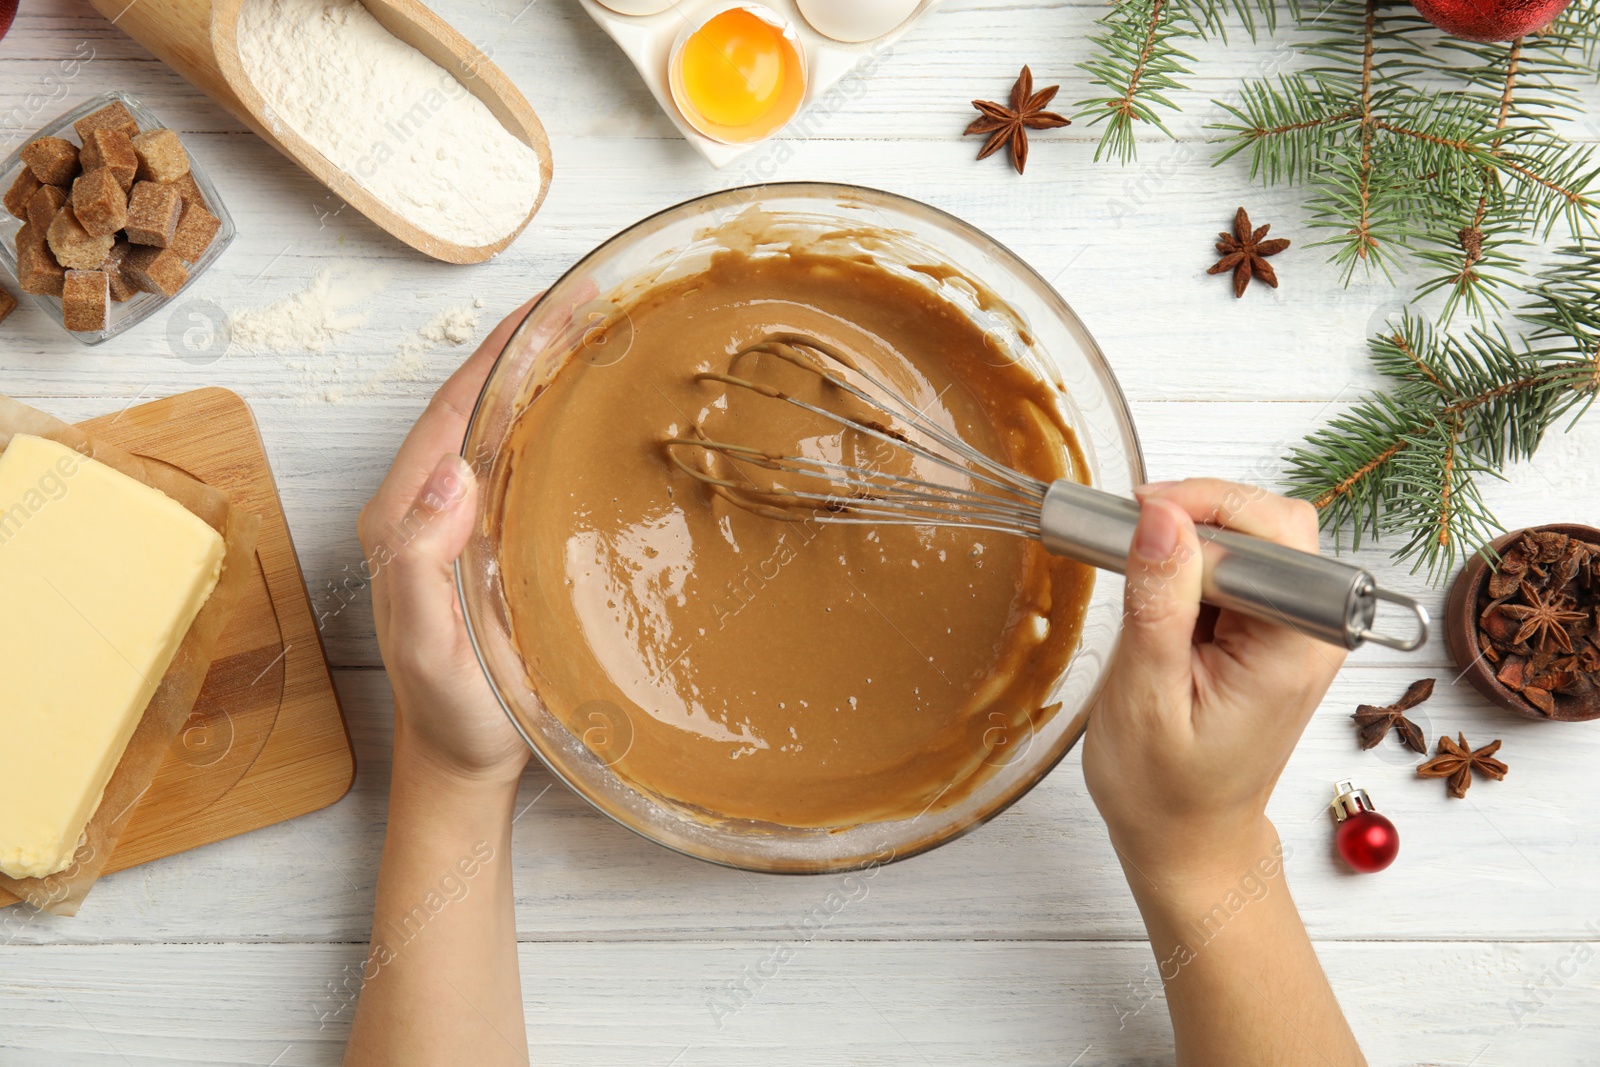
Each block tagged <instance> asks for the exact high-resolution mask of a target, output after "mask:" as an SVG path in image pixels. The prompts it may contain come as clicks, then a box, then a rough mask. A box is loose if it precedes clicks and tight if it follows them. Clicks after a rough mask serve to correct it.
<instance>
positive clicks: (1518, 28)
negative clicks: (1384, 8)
mask: <svg viewBox="0 0 1600 1067" xmlns="http://www.w3.org/2000/svg"><path fill="white" fill-rule="evenodd" d="M1570 2H1571V0H1411V6H1412V7H1414V8H1416V9H1417V13H1418V14H1420V15H1421V16H1422V17H1423V18H1425V19H1427V20H1428V21H1429V22H1431V23H1433V24H1434V25H1435V26H1437V27H1439V28H1440V29H1441V30H1443V31H1444V32H1445V33H1448V34H1451V35H1453V36H1455V37H1465V38H1466V39H1467V40H1469V41H1514V40H1516V39H1517V38H1518V37H1522V36H1525V35H1527V34H1530V33H1534V32H1536V31H1538V30H1542V29H1544V28H1545V27H1546V26H1548V25H1550V23H1551V22H1552V21H1554V20H1555V17H1556V16H1557V15H1559V14H1561V12H1562V10H1563V9H1565V8H1566V6H1567V4H1568V3H1570Z"/></svg>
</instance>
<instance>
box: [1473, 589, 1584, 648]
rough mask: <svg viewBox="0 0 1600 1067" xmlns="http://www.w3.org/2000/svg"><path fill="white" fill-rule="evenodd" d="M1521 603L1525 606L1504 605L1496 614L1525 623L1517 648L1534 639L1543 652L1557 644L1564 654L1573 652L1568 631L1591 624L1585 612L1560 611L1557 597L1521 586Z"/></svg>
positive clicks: (1515, 641)
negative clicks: (1570, 626) (1549, 645)
mask: <svg viewBox="0 0 1600 1067" xmlns="http://www.w3.org/2000/svg"><path fill="white" fill-rule="evenodd" d="M1522 599H1523V600H1525V601H1527V603H1525V604H1501V605H1500V606H1499V608H1497V609H1496V610H1497V611H1499V613H1500V614H1502V615H1505V616H1507V617H1509V618H1512V619H1516V620H1517V621H1518V622H1520V623H1522V627H1521V628H1520V629H1518V630H1517V635H1516V637H1514V638H1513V639H1512V641H1513V643H1514V644H1519V645H1520V644H1522V643H1523V642H1524V641H1529V642H1531V641H1532V640H1533V639H1534V638H1535V637H1537V638H1538V639H1539V647H1540V648H1541V649H1542V648H1544V647H1545V646H1546V645H1548V644H1549V642H1550V641H1551V640H1554V641H1555V643H1556V644H1557V645H1559V646H1560V647H1561V648H1562V649H1563V650H1564V651H1566V652H1571V651H1572V637H1571V635H1570V634H1568V633H1567V627H1568V626H1569V625H1571V624H1573V623H1580V622H1587V621H1589V613H1588V612H1585V611H1566V610H1564V609H1563V608H1562V607H1561V601H1560V600H1559V599H1558V598H1557V596H1556V594H1554V593H1551V594H1549V596H1547V597H1541V596H1540V595H1539V590H1537V589H1535V588H1534V587H1533V586H1531V585H1529V584H1528V583H1527V582H1523V583H1522Z"/></svg>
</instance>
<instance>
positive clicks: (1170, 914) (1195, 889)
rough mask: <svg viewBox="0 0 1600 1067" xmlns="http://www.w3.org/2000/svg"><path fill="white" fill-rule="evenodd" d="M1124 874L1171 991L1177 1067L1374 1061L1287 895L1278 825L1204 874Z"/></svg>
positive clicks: (1352, 1065)
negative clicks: (1354, 1030)
mask: <svg viewBox="0 0 1600 1067" xmlns="http://www.w3.org/2000/svg"><path fill="white" fill-rule="evenodd" d="M1124 866H1125V868H1127V874H1128V880H1129V885H1130V886H1132V887H1133V889H1134V897H1135V899H1136V900H1137V901H1138V904H1139V910H1140V913H1141V914H1142V915H1143V916H1144V921H1145V926H1146V928H1147V930H1148V932H1149V935H1150V944H1151V947H1152V949H1153V950H1154V952H1155V955H1156V962H1157V969H1158V970H1159V971H1160V973H1161V978H1162V982H1163V984H1164V986H1165V987H1166V996H1167V1007H1168V1010H1169V1011H1170V1013H1171V1015H1172V1027H1173V1032H1174V1035H1175V1037H1176V1043H1177V1062H1178V1064H1179V1067H1202V1065H1204V1067H1210V1065H1226V1067H1254V1065H1263V1067H1264V1065H1269V1064H1270V1065H1274V1067H1276V1065H1299V1064H1307V1065H1313V1064H1314V1065H1318V1067H1321V1065H1327V1067H1359V1065H1364V1064H1365V1063H1366V1060H1365V1059H1364V1058H1363V1057H1362V1055H1361V1050H1360V1048H1359V1047H1358V1046H1357V1045H1356V1041H1355V1037H1354V1036H1353V1035H1352V1034H1351V1032H1350V1027H1349V1025H1348V1024H1347V1023H1346V1022H1345V1018H1344V1014H1343V1012H1342V1011H1341V1010H1340V1008H1339V1003H1338V1001H1337V1000H1336V999H1335V997H1334V995H1333V989H1332V987H1331V986H1330V985H1329V984H1328V979H1327V976H1326V975H1325V974H1324V973H1323V971H1322V966H1321V964H1320V963H1318V961H1317V957H1316V953H1315V952H1314V950H1313V949H1312V946H1311V939H1310V937H1309V936H1308V935H1307V934H1306V930H1305V926H1304V924H1303V923H1302V922H1301V921H1300V914H1299V912H1298V911H1297V910H1296V908H1295V905H1294V901H1293V899H1292V898H1291V897H1290V895H1289V887H1288V885H1287V883H1286V881H1285V879H1284V871H1283V850H1282V846H1281V845H1280V844H1279V841H1278V835H1277V832H1276V831H1275V830H1274V829H1273V827H1272V825H1271V823H1269V822H1267V821H1266V820H1264V819H1263V820H1262V821H1261V824H1260V826H1259V828H1257V829H1255V830H1253V831H1252V832H1251V833H1249V834H1246V835H1244V839H1243V841H1242V842H1241V847H1239V848H1238V849H1236V850H1235V851H1234V852H1233V854H1231V855H1219V856H1217V857H1216V858H1215V861H1214V862H1213V863H1210V864H1208V865H1207V868H1206V869H1205V870H1204V871H1200V872H1185V871H1163V870H1161V869H1160V868H1159V866H1158V865H1156V864H1152V863H1147V864H1145V867H1146V873H1143V874H1142V873H1140V872H1139V871H1138V870H1136V869H1133V868H1132V867H1131V865H1130V864H1129V862H1128V861H1127V860H1126V859H1125V860H1124ZM1146 874H1148V875H1149V877H1147V876H1146ZM1152 879H1153V881H1152Z"/></svg>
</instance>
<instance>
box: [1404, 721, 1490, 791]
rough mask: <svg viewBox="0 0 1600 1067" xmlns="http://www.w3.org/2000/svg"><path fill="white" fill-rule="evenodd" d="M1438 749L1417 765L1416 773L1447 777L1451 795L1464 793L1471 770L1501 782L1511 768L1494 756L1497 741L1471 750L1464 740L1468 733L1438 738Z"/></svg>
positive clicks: (1420, 775) (1420, 776) (1419, 776)
mask: <svg viewBox="0 0 1600 1067" xmlns="http://www.w3.org/2000/svg"><path fill="white" fill-rule="evenodd" d="M1438 751H1439V754H1438V755H1437V756H1434V757H1433V758H1432V759H1431V760H1429V761H1428V762H1427V763H1424V764H1423V765H1422V766H1420V767H1418V768H1417V777H1418V778H1448V779H1449V780H1450V781H1449V786H1450V795H1451V796H1453V797H1455V798H1456V799H1457V800H1460V799H1462V798H1463V797H1465V796H1466V795H1467V788H1468V787H1469V786H1470V785H1472V772H1473V771H1477V772H1478V773H1479V774H1481V775H1483V776H1484V777H1485V778H1493V779H1494V780H1495V781H1497V782H1501V781H1504V780H1505V777H1506V771H1508V770H1510V768H1509V767H1507V766H1506V765H1505V764H1504V763H1501V762H1500V761H1499V760H1497V759H1495V758H1494V754H1495V753H1496V752H1499V751H1500V742H1499V741H1490V742H1489V743H1488V744H1487V745H1484V746H1483V747H1482V748H1480V749H1477V750H1475V751H1474V750H1473V749H1472V747H1471V746H1470V745H1468V744H1467V735H1466V734H1459V733H1458V734H1456V740H1454V741H1452V740H1450V739H1449V738H1448V737H1441V738H1439V750H1438Z"/></svg>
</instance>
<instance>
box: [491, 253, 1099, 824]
mask: <svg viewBox="0 0 1600 1067" xmlns="http://www.w3.org/2000/svg"><path fill="white" fill-rule="evenodd" d="M618 321H619V322H621V323H622V325H621V326H619V327H618V332H619V336H618V338H617V341H618V343H619V344H627V345H631V347H629V348H628V354H627V355H626V356H625V357H624V358H622V359H620V360H617V361H616V362H607V363H606V365H601V361H586V360H584V359H581V358H578V359H572V360H570V361H569V362H568V363H567V364H566V365H565V366H564V367H563V368H562V369H561V370H560V371H559V372H558V373H557V374H556V375H555V377H554V380H553V381H552V382H551V383H550V384H549V386H548V387H547V388H546V389H545V390H544V391H543V392H541V393H540V394H539V395H538V397H537V398H536V399H535V400H534V401H533V402H532V403H530V404H529V406H528V408H527V410H526V411H525V412H524V414H523V415H522V417H521V418H520V419H519V421H518V423H517V425H516V427H515V430H514V431H513V435H512V440H511V447H512V458H511V462H510V464H509V465H508V468H507V469H508V470H509V474H508V476H507V482H506V484H505V487H504V498H503V499H504V510H503V514H502V516H501V520H502V535H503V542H502V543H503V545H504V547H503V549H502V559H501V565H502V570H503V578H504V585H505V590H506V596H507V601H508V606H509V609H510V613H511V619H512V623H513V628H514V630H515V633H516V639H517V642H518V645H519V647H520V648H521V649H522V651H523V655H524V658H525V659H526V662H527V665H528V670H529V676H530V677H529V680H530V684H531V685H532V686H533V688H534V690H535V691H536V692H537V693H538V694H539V696H540V697H541V699H542V700H543V701H544V702H545V703H546V704H547V706H549V708H550V709H551V710H552V712H554V714H556V715H557V716H558V717H559V718H561V720H562V721H563V722H565V723H566V724H567V726H568V727H569V728H570V729H572V730H573V732H574V733H575V734H577V735H578V736H582V737H585V738H586V740H590V741H591V742H592V744H591V747H594V748H595V751H596V752H597V753H599V754H601V755H602V757H603V758H605V759H606V760H607V761H608V762H613V766H614V768H615V770H616V771H617V772H619V773H620V774H622V775H623V776H624V777H625V778H627V779H628V780H630V781H631V782H633V783H634V784H635V785H637V786H639V787H640V788H643V789H645V790H648V791H650V792H652V793H654V794H655V795H657V796H659V797H661V798H664V799H666V800H668V801H671V802H677V803H678V804H680V805H683V806H687V807H688V808H690V809H691V810H692V811H693V812H694V813H695V814H696V815H697V816H699V817H713V818H719V817H720V818H736V819H754V820H761V821H766V822H771V823H778V824H783V825H788V826H805V827H818V826H849V825H855V824H858V823H861V822H867V821H873V820H879V819H889V818H901V817H908V816H914V815H916V814H917V813H918V812H920V811H923V810H925V809H927V808H928V807H929V806H930V805H934V804H938V805H940V806H943V805H946V804H949V803H951V802H952V801H953V800H955V799H957V798H958V797H960V796H962V795H964V794H965V793H966V792H968V791H969V790H970V789H971V788H972V787H973V786H974V785H975V784H977V783H978V782H980V781H982V780H983V779H984V778H985V777H986V776H987V775H988V774H989V773H992V770H993V766H994V765H996V764H999V763H1003V762H1004V761H1005V760H1006V759H1007V758H1008V757H1007V756H1006V755H1005V747H1004V746H1006V745H1008V744H1009V745H1012V746H1013V747H1014V746H1016V745H1018V744H1022V743H1026V740H1027V738H1028V737H1030V736H1031V733H1030V729H1029V727H1030V724H1033V725H1037V724H1038V723H1040V722H1042V721H1043V719H1044V718H1045V717H1047V716H1049V715H1050V714H1052V713H1053V712H1054V710H1055V708H1054V707H1052V706H1046V702H1047V700H1048V693H1049V692H1050V689H1051V688H1052V686H1053V684H1054V683H1055V681H1056V679H1058V678H1059V677H1060V675H1061V672H1062V671H1063V669H1064V667H1065V664H1066V661H1067V659H1068V657H1069V656H1070V654H1071V652H1072V650H1073V649H1074V648H1075V647H1076V645H1077V641H1078V635H1079V630H1080V627H1081V623H1082V616H1083V611H1084V608H1085V605H1086V603H1087V600H1088V597H1089V592H1090V587H1091V584H1092V582H1093V575H1092V571H1090V570H1089V569H1088V568H1086V567H1083V566H1081V565H1079V564H1075V563H1071V562H1068V561H1065V560H1060V559H1055V558H1052V557H1050V556H1049V555H1047V554H1046V553H1045V552H1044V551H1043V549H1041V548H1040V547H1039V546H1038V545H1036V544H1034V543H1032V542H1030V541H1027V540H1024V539H1021V538H1016V537H1010V536H1007V535H1004V534H999V533H992V532H984V531H968V530H952V529H932V528H923V527H863V526H825V525H822V524H820V523H817V522H815V521H803V522H781V521H775V520H773V519H771V518H765V517H762V516H759V515H755V514H752V513H751V512H749V511H747V510H744V509H741V508H739V507H737V506H735V505H733V504H730V503H728V502H727V501H726V500H724V499H722V498H720V497H717V496H716V495H714V494H713V493H712V492H711V490H709V489H708V487H707V486H705V485H703V484H702V483H700V482H698V481H696V480H695V479H693V478H691V477H690V476H689V475H687V474H685V473H683V472H682V471H680V470H678V469H676V468H675V467H673V466H672V465H671V464H670V463H669V462H668V460H667V458H666V456H665V455H664V450H663V447H662V441H663V440H664V439H665V438H667V437H670V436H674V435H678V434H691V433H692V432H693V427H694V426H696V425H698V426H700V427H701V428H702V429H703V431H704V432H705V433H706V434H707V435H708V436H710V437H712V438H716V439H720V440H724V441H735V442H740V443H751V444H756V445H759V446H761V447H765V448H771V449H773V450H775V451H782V452H788V453H791V454H804V455H810V456H816V457H819V458H827V459H843V460H844V461H846V462H852V461H859V460H861V459H866V460H868V461H870V462H872V463H874V464H875V465H877V466H880V467H890V468H892V467H893V465H894V464H896V463H899V464H901V466H900V467H899V468H895V469H901V470H909V469H910V467H909V466H908V465H907V463H908V461H906V460H905V459H904V457H903V456H899V455H885V454H884V453H885V452H886V451H887V449H886V448H885V447H884V446H882V445H881V444H878V443H876V442H872V441H870V440H868V439H865V438H864V437H862V436H861V435H859V434H856V433H854V432H852V431H843V432H841V431H840V429H839V428H838V427H837V426H831V425H829V424H826V423H823V422H821V421H820V420H817V419H815V418H814V417H811V416H806V415H804V414H803V413H796V412H794V411H793V410H792V409H789V408H788V407H787V406H786V405H783V404H782V403H781V402H778V401H775V400H772V399H770V398H767V397H761V396H758V395H755V394H752V393H748V392H745V391H742V390H737V389H734V390H730V389H729V388H728V387H727V386H724V385H722V384H720V383H704V382H695V381H694V380H693V375H694V374H695V373H696V372H698V371H705V370H718V371H727V372H730V373H736V374H739V375H741V376H744V377H748V378H756V379H760V380H762V381H766V382H771V383H772V384H775V385H779V386H780V387H782V388H784V389H787V390H790V391H792V392H794V393H796V394H797V395H802V396H806V397H807V398H808V399H812V400H814V401H826V399H827V397H826V395H825V394H824V393H823V392H822V390H823V389H825V388H827V387H825V386H823V385H822V384H821V383H820V382H819V381H818V380H816V379H815V378H814V377H812V376H810V375H807V374H805V373H804V372H803V371H799V370H796V369H795V368H793V367H788V366H786V365H780V364H778V363H777V361H774V360H772V359H771V358H770V357H747V358H746V359H744V360H741V361H740V363H739V365H738V366H737V367H733V366H731V359H732V357H733V355H734V354H735V353H736V352H738V351H739V350H740V349H742V348H745V347H747V346H749V345H751V344H754V343H756V342H758V341H760V340H762V339H763V337H765V336H766V335H768V334H769V333H770V332H772V331H775V330H776V331H793V332H798V333H808V334H810V335H812V336H815V337H817V338H818V339H819V340H822V341H825V342H828V343H830V344H832V345H835V346H836V347H838V348H840V349H842V350H844V351H846V352H848V353H850V354H851V355H852V357H853V358H855V359H857V360H858V361H859V362H860V364H861V365H862V366H863V367H864V368H867V369H869V370H871V371H872V372H873V373H875V374H877V375H878V376H880V377H881V378H884V379H886V380H887V381H888V382H889V383H890V384H891V385H893V386H894V387H895V388H896V389H897V390H898V391H899V392H900V393H901V394H902V395H903V396H905V397H907V398H908V399H909V400H911V401H912V402H913V403H914V404H916V405H917V406H918V407H920V408H925V410H926V412H927V413H928V414H930V415H932V416H933V417H935V418H937V419H939V420H940V421H941V423H942V424H944V425H945V426H946V427H947V428H950V429H953V430H955V431H956V432H957V433H959V434H960V436H961V437H962V438H963V439H964V440H966V441H967V442H968V443H970V444H972V445H974V446H975V447H977V448H979V449H980V450H982V451H984V452H986V453H987V454H989V455H991V456H993V457H995V458H997V459H1001V460H1003V461H1004V462H1007V463H1009V464H1010V465H1011V466H1013V467H1017V468H1019V469H1022V470H1025V471H1027V472H1028V473H1030V474H1033V475H1035V476H1038V477H1041V478H1056V477H1062V476H1065V475H1067V474H1068V473H1070V471H1071V470H1072V469H1073V468H1074V467H1075V468H1076V469H1077V470H1079V471H1081V470H1082V461H1081V458H1080V457H1079V454H1078V452H1077V446H1076V443H1075V442H1074V440H1073V438H1072V435H1071V433H1070V431H1068V430H1067V429H1066V427H1065V426H1064V425H1063V424H1062V422H1061V419H1060V417H1059V415H1058V414H1057V412H1056V407H1055V405H1054V403H1053V401H1052V398H1051V392H1052V390H1051V387H1048V386H1046V385H1044V384H1042V383H1041V382H1039V381H1038V380H1037V379H1035V378H1034V377H1033V376H1032V375H1031V374H1030V373H1028V372H1026V371H1024V370H1022V369H1021V368H1018V367H1016V366H1014V365H1011V364H1010V363H1008V362H1007V361H1006V360H1003V359H1000V358H997V356H996V354H995V352H994V351H993V349H992V348H991V347H989V346H986V345H985V343H984V336H983V334H982V332H981V331H980V330H979V328H978V327H976V326H975V325H973V323H972V322H971V320H970V319H969V318H968V317H967V316H965V315H964V314H963V313H962V312H961V311H960V310H959V309H958V308H956V307H955V306H953V305H951V304H950V303H948V302H947V301H945V300H943V299H942V298H941V297H939V296H938V295H937V294H935V293H934V292H932V291H931V290H930V289H929V288H928V287H927V286H926V285H925V284H919V283H918V282H916V281H914V280H909V279H905V278H901V277H897V276H895V275H893V274H891V273H889V272H888V271H886V270H884V269H883V268H881V267H878V266H876V265H874V264H873V263H872V262H871V261H870V260H869V259H867V258H866V257H861V258H859V259H854V260H851V259H844V258H839V257H832V256H818V255H808V254H804V253H791V254H787V255H762V256H759V257H751V256H748V255H746V254H745V253H743V252H734V251H729V252H725V253H721V254H719V255H718V256H717V257H716V258H715V260H714V261H713V263H712V265H711V266H710V267H709V269H708V270H707V271H706V272H704V273H703V274H699V275H696V276H694V277H691V278H688V279H684V280H680V281H676V282H672V283H668V284H666V285H664V286H662V287H660V288H657V289H655V290H652V291H650V292H648V293H646V294H645V295H643V296H642V297H640V298H638V299H637V300H636V301H634V302H633V303H631V304H630V305H629V306H628V307H627V313H626V316H625V318H619V320H618ZM623 330H626V331H627V332H628V337H627V338H623V337H622V335H621V331H623ZM594 340H595V338H589V341H590V342H591V343H592V342H593V341H594ZM616 350H617V345H613V346H612V348H611V349H610V351H612V352H615V351H616ZM835 392H836V391H835ZM725 468H726V464H723V465H722V468H721V469H725ZM719 472H720V470H719ZM768 477H770V476H768ZM619 710H620V714H619ZM597 712H598V715H597ZM597 724H599V725H601V726H603V730H602V731H601V732H599V733H595V732H594V729H595V727H596V725H597ZM619 734H620V735H622V736H621V737H620V738H619V736H618V735H619ZM997 747H998V750H999V751H998V754H997Z"/></svg>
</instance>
